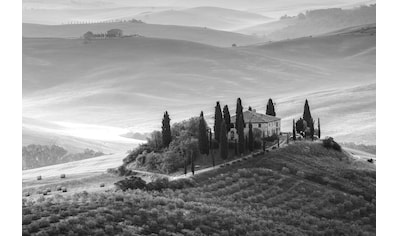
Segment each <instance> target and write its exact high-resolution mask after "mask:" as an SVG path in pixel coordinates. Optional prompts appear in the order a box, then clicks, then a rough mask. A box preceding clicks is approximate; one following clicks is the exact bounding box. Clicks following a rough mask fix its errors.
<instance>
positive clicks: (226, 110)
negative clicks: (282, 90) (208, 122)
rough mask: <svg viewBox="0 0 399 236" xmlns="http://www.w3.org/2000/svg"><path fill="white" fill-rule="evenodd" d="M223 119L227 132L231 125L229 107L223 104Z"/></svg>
mask: <svg viewBox="0 0 399 236" xmlns="http://www.w3.org/2000/svg"><path fill="white" fill-rule="evenodd" d="M223 119H224V122H225V124H226V130H227V132H228V131H230V129H231V128H232V126H231V117H230V111H229V107H228V106H227V105H225V106H224V107H223Z"/></svg>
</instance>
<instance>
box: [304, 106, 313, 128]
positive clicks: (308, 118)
mask: <svg viewBox="0 0 399 236" xmlns="http://www.w3.org/2000/svg"><path fill="white" fill-rule="evenodd" d="M303 119H304V120H305V121H306V124H307V126H308V127H309V128H310V130H312V129H314V126H313V119H312V115H311V114H310V108H309V103H308V100H307V99H306V101H305V106H304V109H303Z"/></svg>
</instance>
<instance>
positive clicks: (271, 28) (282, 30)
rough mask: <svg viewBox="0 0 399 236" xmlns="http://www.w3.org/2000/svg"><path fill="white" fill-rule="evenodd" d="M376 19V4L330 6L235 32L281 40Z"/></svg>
mask: <svg viewBox="0 0 399 236" xmlns="http://www.w3.org/2000/svg"><path fill="white" fill-rule="evenodd" d="M375 23H376V5H375V4H374V5H369V6H361V7H356V8H352V9H341V8H330V9H317V10H309V11H306V12H303V13H300V14H298V15H296V16H291V17H289V16H288V17H285V18H281V19H280V20H278V21H274V22H270V23H264V24H260V25H257V26H253V27H249V28H243V29H240V30H237V32H240V33H244V34H249V35H253V34H255V35H258V36H262V37H265V38H267V39H268V40H273V41H277V40H284V39H293V38H299V37H306V36H311V35H312V36H315V35H319V34H324V33H327V32H331V31H336V30H339V29H342V28H348V27H354V26H359V25H366V24H375Z"/></svg>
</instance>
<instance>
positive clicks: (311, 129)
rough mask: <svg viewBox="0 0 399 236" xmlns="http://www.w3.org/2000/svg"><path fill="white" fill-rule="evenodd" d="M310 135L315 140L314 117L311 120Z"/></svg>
mask: <svg viewBox="0 0 399 236" xmlns="http://www.w3.org/2000/svg"><path fill="white" fill-rule="evenodd" d="M310 136H311V138H312V141H313V139H314V120H313V119H312V120H311V121H310Z"/></svg>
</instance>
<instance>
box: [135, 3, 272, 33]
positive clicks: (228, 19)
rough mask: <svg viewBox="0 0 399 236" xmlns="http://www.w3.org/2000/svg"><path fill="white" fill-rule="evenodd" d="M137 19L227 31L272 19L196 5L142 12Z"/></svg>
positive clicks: (244, 12) (154, 22)
mask: <svg viewBox="0 0 399 236" xmlns="http://www.w3.org/2000/svg"><path fill="white" fill-rule="evenodd" d="M135 19H140V20H142V21H144V22H146V23H151V24H163V25H185V26H197V27H207V28H211V29H218V30H227V31H230V30H235V29H239V28H243V27H249V26H253V25H257V24H260V23H265V22H268V21H270V20H271V18H269V17H265V16H262V15H259V14H256V13H250V12H246V11H237V10H232V9H227V8H220V7H195V8H188V9H180V10H168V11H160V12H155V13H142V14H138V15H136V16H135Z"/></svg>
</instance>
